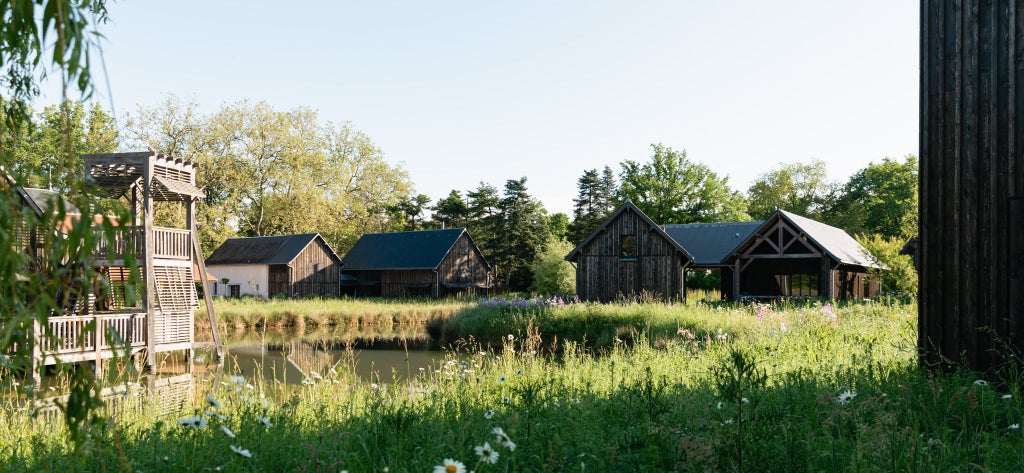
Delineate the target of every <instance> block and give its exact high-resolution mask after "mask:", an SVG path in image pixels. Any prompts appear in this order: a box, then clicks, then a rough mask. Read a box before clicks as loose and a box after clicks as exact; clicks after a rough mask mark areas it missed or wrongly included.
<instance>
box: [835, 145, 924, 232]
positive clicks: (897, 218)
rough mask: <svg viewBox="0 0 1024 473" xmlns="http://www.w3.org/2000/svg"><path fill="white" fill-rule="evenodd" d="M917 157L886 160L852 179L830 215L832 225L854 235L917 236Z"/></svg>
mask: <svg viewBox="0 0 1024 473" xmlns="http://www.w3.org/2000/svg"><path fill="white" fill-rule="evenodd" d="M917 176H918V169H917V157H915V156H906V157H905V158H903V159H902V160H897V159H892V158H888V157H886V158H884V159H883V160H882V162H881V163H877V164H876V163H870V164H868V166H867V167H866V168H864V169H861V170H860V171H857V172H856V173H854V174H853V176H850V180H849V182H847V183H846V185H845V186H843V190H842V194H841V195H840V197H839V198H838V199H837V200H836V202H835V206H834V207H833V208H832V210H831V211H830V215H829V220H830V223H832V224H833V225H836V226H838V227H840V228H843V229H845V230H846V231H848V232H850V233H853V234H877V235H883V236H886V237H897V236H899V237H909V236H913V235H916V234H917V206H918V201H917V199H918V196H917Z"/></svg>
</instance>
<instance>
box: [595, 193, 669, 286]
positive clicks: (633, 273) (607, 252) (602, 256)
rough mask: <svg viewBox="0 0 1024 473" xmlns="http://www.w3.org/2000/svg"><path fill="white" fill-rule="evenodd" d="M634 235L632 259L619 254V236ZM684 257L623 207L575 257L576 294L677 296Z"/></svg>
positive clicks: (641, 219)
mask: <svg viewBox="0 0 1024 473" xmlns="http://www.w3.org/2000/svg"><path fill="white" fill-rule="evenodd" d="M627 235H633V236H635V237H636V258H633V259H624V258H622V257H621V255H620V250H621V248H622V238H623V237H624V236H627ZM684 265H685V261H684V256H682V255H681V254H680V253H679V252H678V250H676V248H675V247H674V246H673V245H672V243H671V242H669V241H668V240H666V239H665V237H664V236H662V235H661V234H660V233H659V232H657V231H656V230H655V229H654V228H652V227H651V226H650V225H649V224H648V223H647V222H646V221H645V220H644V219H643V218H642V217H641V216H640V215H639V214H637V213H636V212H633V211H630V210H626V211H623V212H621V213H619V214H618V215H617V216H616V217H615V218H614V219H612V220H611V221H609V222H607V223H606V224H605V226H604V230H603V231H602V232H601V233H600V234H598V235H597V236H596V237H595V238H593V239H592V240H591V241H590V242H588V243H587V244H586V246H584V247H583V248H582V249H581V251H580V253H579V254H578V256H577V258H576V293H577V294H578V295H579V296H580V298H582V299H586V300H597V301H611V300H614V299H616V298H617V297H630V296H636V295H640V294H650V295H653V296H655V297H658V298H661V299H665V300H675V299H681V298H682V297H683V295H684V292H683V267H684Z"/></svg>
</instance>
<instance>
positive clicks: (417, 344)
mask: <svg viewBox="0 0 1024 473" xmlns="http://www.w3.org/2000/svg"><path fill="white" fill-rule="evenodd" d="M407 337H409V334H402V336H394V337H387V336H378V337H375V338H372V339H365V338H360V339H344V338H337V337H335V336H332V335H331V334H322V333H321V334H314V335H308V334H296V333H289V332H276V333H273V334H271V335H270V336H263V337H254V336H253V334H252V333H241V334H238V333H236V334H231V335H227V336H225V337H224V346H225V359H224V364H223V369H224V372H226V373H231V374H240V375H242V376H244V377H245V378H246V379H252V380H256V381H260V382H269V381H274V380H276V381H278V382H282V383H285V384H301V383H302V381H303V380H305V379H307V378H314V377H316V376H317V375H319V376H323V377H326V376H327V375H328V373H329V372H330V371H331V370H334V371H336V372H338V373H343V374H345V373H348V374H352V375H354V377H355V378H357V379H359V380H362V381H364V382H370V383H380V384H391V383H395V382H401V381H404V380H410V379H413V378H414V377H416V376H417V375H419V374H420V373H422V372H424V371H428V370H434V369H437V368H438V367H439V366H440V365H441V364H442V363H444V360H445V353H444V352H443V351H440V350H431V349H429V348H430V347H429V345H430V340H429V337H428V336H427V335H426V334H425V333H423V334H416V335H414V336H412V337H411V338H407ZM195 362H196V365H197V368H198V369H199V370H200V371H208V370H211V369H213V370H215V369H217V368H216V363H215V360H214V356H213V353H212V351H208V352H197V356H196V360H195Z"/></svg>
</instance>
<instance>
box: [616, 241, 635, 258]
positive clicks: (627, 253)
mask: <svg viewBox="0 0 1024 473" xmlns="http://www.w3.org/2000/svg"><path fill="white" fill-rule="evenodd" d="M619 244H620V248H619V259H626V260H630V259H636V235H622V240H621V241H620V243H619Z"/></svg>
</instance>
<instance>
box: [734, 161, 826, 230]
mask: <svg viewBox="0 0 1024 473" xmlns="http://www.w3.org/2000/svg"><path fill="white" fill-rule="evenodd" d="M836 187H837V186H836V184H834V183H832V182H829V180H828V169H827V168H826V167H825V162H824V161H821V160H818V159H813V160H811V162H810V163H806V164H805V163H784V164H782V165H780V166H779V167H777V168H775V169H772V170H771V171H768V172H766V173H764V174H761V175H760V176H758V177H757V179H755V180H754V183H753V184H751V185H750V188H749V189H748V190H747V205H748V211H749V213H750V216H751V217H753V218H754V219H757V220H764V219H766V218H768V217H769V216H771V215H772V213H774V212H775V209H782V210H786V211H789V212H793V213H795V214H797V215H803V216H805V217H808V218H812V219H815V220H821V219H822V218H823V216H824V214H825V212H826V211H827V210H828V208H829V206H830V205H831V204H832V201H833V200H834V198H835V194H836V191H837V189H836Z"/></svg>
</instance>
